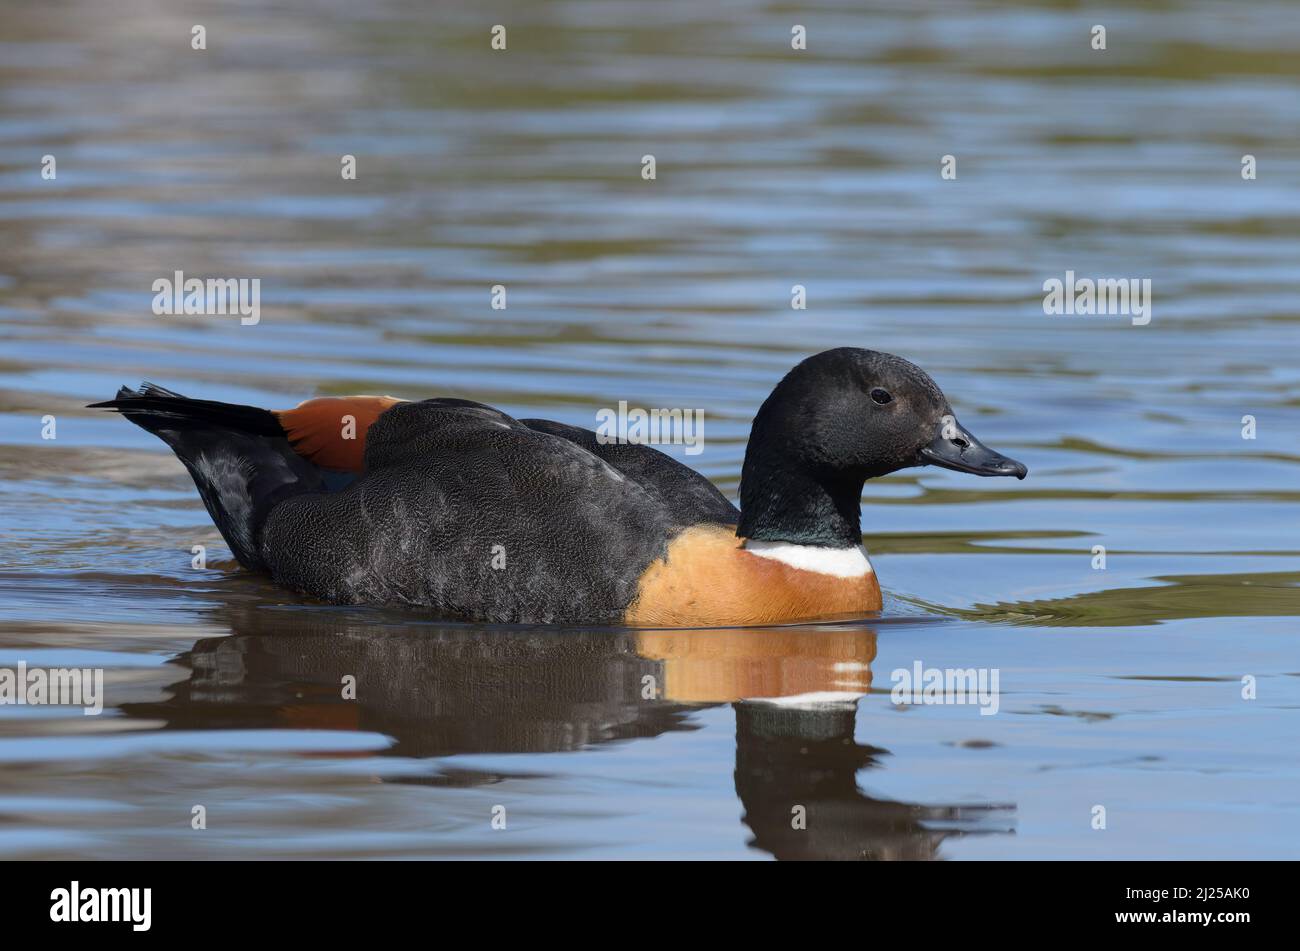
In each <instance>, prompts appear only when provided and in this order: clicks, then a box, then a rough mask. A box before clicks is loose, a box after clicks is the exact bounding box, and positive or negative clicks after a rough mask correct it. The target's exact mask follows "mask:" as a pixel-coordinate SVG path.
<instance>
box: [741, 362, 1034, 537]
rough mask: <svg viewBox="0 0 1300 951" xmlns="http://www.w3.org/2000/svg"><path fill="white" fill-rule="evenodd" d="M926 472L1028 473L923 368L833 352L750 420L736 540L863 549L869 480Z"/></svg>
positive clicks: (796, 375)
mask: <svg viewBox="0 0 1300 951" xmlns="http://www.w3.org/2000/svg"><path fill="white" fill-rule="evenodd" d="M926 465H935V466H943V467H944V468H946V469H955V470H957V471H958V472H970V473H973V474H975V475H982V476H1015V477H1016V478H1017V479H1023V478H1024V477H1025V475H1026V474H1027V473H1028V470H1027V469H1026V468H1025V466H1024V465H1023V464H1022V463H1019V462H1016V461H1015V460H1014V459H1009V458H1007V457H1006V456H1004V455H1002V454H1001V453H999V452H995V451H994V450H992V449H990V448H988V447H987V446H985V445H984V444H983V443H981V442H980V441H979V440H978V439H976V438H975V437H974V436H973V435H972V434H971V433H970V431H969V430H967V429H966V428H965V427H964V426H962V425H961V423H960V422H958V420H957V417H956V416H955V415H954V414H953V411H952V407H951V406H949V405H948V398H947V397H946V396H944V395H943V391H942V390H940V389H939V387H938V385H937V384H936V383H935V382H934V380H932V379H930V376H929V375H928V374H927V373H926V372H925V371H924V370H922V369H921V368H920V367H918V366H916V365H915V364H913V363H909V362H908V361H907V360H904V359H903V358H902V357H896V356H894V355H893V354H890V353H879V352H877V351H874V350H860V349H857V348H854V347H842V348H840V349H837V350H827V351H825V352H824V353H819V354H817V355H816V356H813V357H809V358H808V359H807V360H804V361H803V362H802V363H800V364H799V365H798V366H796V367H795V368H794V369H793V370H791V371H790V372H789V373H788V374H786V376H785V379H783V380H782V381H781V382H780V383H779V384H777V387H776V389H774V390H773V391H772V394H771V395H770V396H769V397H768V398H767V400H766V401H765V402H764V403H763V405H762V407H761V408H760V409H759V411H758V415H757V416H756V417H755V418H754V427H753V430H752V431H751V433H750V437H749V446H748V448H747V449H746V451H745V466H744V469H743V471H742V474H741V482H740V503H741V504H740V510H741V519H740V526H739V530H738V531H737V534H738V535H741V536H743V537H745V538H752V539H756V540H765V541H788V542H794V543H799V544H813V545H831V546H841V545H857V544H860V542H861V529H860V524H859V520H860V516H859V505H860V502H861V496H862V484H863V482H865V481H866V480H867V479H872V478H876V477H878V476H882V475H887V474H888V473H890V472H897V471H898V470H899V469H907V468H910V467H912V466H926Z"/></svg>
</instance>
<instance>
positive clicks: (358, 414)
mask: <svg viewBox="0 0 1300 951" xmlns="http://www.w3.org/2000/svg"><path fill="white" fill-rule="evenodd" d="M401 402H404V401H403V400H399V399H396V398H395V397H392V396H322V397H318V398H316V399H314V400H307V401H306V402H305V403H299V404H298V405H297V406H296V407H294V408H293V409H285V410H275V411H274V412H275V417H276V418H277V419H278V420H279V421H280V425H281V426H282V427H283V428H284V432H285V435H286V436H288V438H289V444H290V445H292V446H293V449H294V451H295V452H296V453H298V455H300V456H303V457H304V458H306V459H309V460H311V461H312V462H314V463H315V464H316V465H318V466H320V467H321V468H323V469H332V470H334V471H336V472H360V471H361V469H362V467H363V466H364V464H365V455H366V433H367V432H368V431H369V430H370V427H371V426H372V425H374V422H375V420H377V419H378V418H379V417H380V415H381V414H383V413H384V412H385V411H387V410H388V409H390V408H391V407H393V406H395V405H397V404H398V403H401Z"/></svg>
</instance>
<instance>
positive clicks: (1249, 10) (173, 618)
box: [0, 0, 1300, 859]
mask: <svg viewBox="0 0 1300 951" xmlns="http://www.w3.org/2000/svg"><path fill="white" fill-rule="evenodd" d="M443 6H445V5H438V6H437V7H436V8H434V7H429V6H428V5H425V4H417V3H414V2H409V0H378V2H373V3H369V4H364V5H357V4H344V3H332V4H321V3H307V2H305V0H286V2H284V3H280V4H277V5H275V6H274V7H272V8H267V7H265V6H263V5H247V4H241V3H233V2H232V3H223V4H217V5H215V6H214V5H212V4H198V3H191V2H182V3H179V4H169V5H167V6H166V7H165V8H155V7H146V6H142V5H126V6H122V5H114V6H113V7H112V8H111V9H110V8H109V7H106V6H104V5H102V4H95V3H91V2H88V0H80V2H77V0H74V2H72V3H71V4H63V5H60V6H58V7H57V8H50V7H46V6H41V5H18V6H15V7H14V8H13V9H9V10H6V11H5V13H4V17H3V20H4V27H3V33H0V229H3V231H2V232H0V340H2V341H3V344H2V349H0V667H4V666H12V665H14V664H16V663H17V662H18V661H20V660H21V661H26V662H27V664H28V665H29V666H36V665H47V666H93V667H102V668H104V669H105V671H106V675H105V676H106V705H107V706H106V710H105V713H104V714H103V716H100V717H86V716H83V715H82V713H81V711H80V710H79V709H76V708H69V707H16V706H0V764H2V765H0V854H3V855H6V856H18V857H75V856H96V857H109V856H123V857H146V856H177V857H194V858H197V857H240V856H249V857H270V856H274V857H292V856H310V857H363V856H365V857H382V856H392V857H433V856H458V857H459V856H477V857H561V856H563V857H646V858H667V857H709V858H767V857H772V856H773V855H775V856H778V857H783V858H786V857H790V858H794V857H832V858H852V857H867V858H953V859H955V858H990V857H997V858H1043V857H1046V858H1058V857H1059V858H1066V857H1070V858H1093V857H1096V858H1139V857H1141V858H1159V857H1177V858H1252V857H1253V858H1262V857H1268V858H1284V857H1291V858H1294V857H1296V855H1297V853H1298V852H1300V848H1298V846H1297V841H1298V840H1300V819H1297V816H1300V812H1298V811H1297V807H1300V794H1298V793H1297V789H1300V783H1297V780H1298V779H1300V763H1298V761H1297V755H1296V751H1295V737H1296V735H1297V732H1298V730H1300V720H1298V719H1297V718H1298V716H1300V714H1298V712H1297V711H1300V656H1298V655H1300V638H1298V631H1297V617H1298V616H1300V592H1298V591H1297V585H1298V583H1300V571H1298V570H1297V567H1296V566H1297V561H1296V559H1297V554H1298V553H1300V546H1298V545H1297V543H1296V526H1297V525H1298V524H1300V490H1298V489H1297V478H1298V477H1300V455H1297V450H1296V437H1297V434H1298V433H1300V369H1298V366H1297V354H1298V353H1300V346H1298V345H1300V310H1298V309H1297V305H1296V301H1297V291H1300V271H1297V267H1296V262H1297V261H1298V260H1300V192H1298V191H1297V189H1296V182H1297V181H1300V159H1298V158H1297V156H1298V155H1300V152H1298V151H1297V145H1300V141H1298V136H1297V129H1300V95H1297V84H1298V82H1300V56H1297V52H1298V51H1300V18H1297V17H1296V16H1295V15H1294V9H1293V8H1292V6H1291V5H1290V4H1286V3H1282V2H1264V3H1256V4H1249V5H1240V4H1214V3H1208V2H1193V0H1179V2H1173V3H1168V4H1163V5H1159V6H1158V7H1153V8H1152V9H1149V10H1148V9H1138V10H1128V9H1118V8H1115V9H1110V8H1108V9H1106V10H1103V11H1101V12H1098V11H1096V10H1091V11H1090V10H1083V9H1079V8H1076V7H1074V6H1072V5H1066V4H1056V3H1044V4H1037V5H1032V6H1029V7H1020V6H1016V5H1010V4H1001V3H989V4H979V5H975V6H972V5H970V4H965V3H956V2H953V3H932V4H914V3H904V2H898V3H879V4H869V5H868V4H859V3H849V2H827V3H819V4H817V5H816V6H813V7H800V8H798V10H794V9H791V8H785V7H779V6H777V7H773V6H770V5H765V4H761V3H757V2H737V3H729V4H726V5H721V6H719V5H709V4H694V3H686V2H663V0H660V2H655V3H653V4H651V3H650V2H648V0H645V2H622V3H614V2H612V0H588V2H548V3H523V2H517V3H515V2H507V3H503V4H498V5H496V6H495V7H494V8H493V10H492V11H491V12H490V13H488V12H483V11H479V10H477V9H475V8H473V7H472V6H467V7H466V8H464V9H460V10H447V9H443ZM498 22H499V23H503V24H505V25H507V27H508V31H509V32H508V36H509V40H508V49H507V51H505V52H501V53H493V52H492V51H491V50H490V49H489V47H488V40H489V33H488V30H489V29H490V26H491V25H492V24H493V23H498ZM1097 22H1101V23H1104V24H1105V25H1106V26H1107V29H1108V45H1107V49H1106V50H1105V51H1094V50H1092V49H1090V47H1089V43H1088V40H1089V30H1090V28H1091V26H1092V25H1093V24H1094V23H1097ZM195 23H203V24H205V25H206V26H207V29H208V49H207V50H204V51H195V50H192V49H190V45H189V36H190V28H191V26H192V25H193V24H195ZM794 23H802V24H804V25H806V26H807V28H808V37H809V40H808V49H807V50H806V51H803V52H795V51H793V50H791V49H790V48H789V37H790V28H791V25H792V24H794ZM647 153H650V154H654V155H655V156H656V161H657V178H656V180H654V181H645V180H643V179H642V177H641V174H640V173H641V158H642V156H643V155H645V154H647ZM46 154H53V155H54V156H55V157H56V159H57V178H56V179H54V180H43V179H42V178H41V176H40V166H41V157H42V156H43V155H46ZM344 154H353V155H355V156H356V157H357V167H358V177H357V179H356V180H355V181H345V180H343V179H342V178H341V176H340V174H339V168H340V156H342V155H344ZM948 154H951V155H954V156H955V157H956V160H957V171H958V174H957V178H956V180H951V181H948V180H944V179H942V178H941V177H940V174H939V171H940V161H941V157H942V156H944V155H948ZM1245 154H1251V155H1254V156H1255V157H1256V160H1257V164H1258V177H1257V178H1256V179H1254V180H1244V179H1243V178H1242V176H1241V160H1242V156H1243V155H1245ZM177 269H181V270H184V271H185V272H186V273H187V274H191V275H205V276H206V275H212V276H223V277H224V276H229V277H244V278H259V279H260V280H261V287H262V298H261V302H262V313H261V320H260V322H259V323H257V324H256V325H252V326H241V325H240V323H239V321H238V319H237V318H230V317H184V316H177V317H160V316H155V315H154V314H153V313H152V311H151V308H150V304H151V301H152V299H153V292H152V290H151V285H152V282H153V281H154V280H155V279H157V278H159V277H167V276H170V275H171V274H172V273H173V271H175V270H177ZM1067 270H1072V271H1074V272H1076V274H1078V275H1080V276H1087V277H1108V278H1138V279H1150V280H1151V282H1152V288H1153V291H1152V294H1153V305H1152V320H1151V322H1150V324H1148V325H1146V326H1135V325H1133V323H1132V322H1131V321H1130V320H1129V319H1128V318H1126V317H1110V318H1106V317H1080V316H1075V317H1066V316H1047V315H1045V314H1044V312H1043V306H1042V298H1043V289H1042V288H1043V282H1044V281H1046V280H1049V279H1051V278H1058V279H1059V278H1063V277H1064V274H1065V272H1066V271H1067ZM495 284H503V285H505V286H506V287H507V289H508V306H507V308H506V309H505V310H494V309H492V307H491V304H490V288H491V287H492V286H493V285H495ZM795 284H801V285H804V286H805V287H806V289H807V299H808V306H807V309H806V310H801V311H797V310H792V309H791V306H790V299H791V287H792V286H793V285H795ZM845 345H854V346H866V347H872V348H875V349H882V350H888V351H890V352H894V353H898V354H901V355H903V356H906V357H907V358H909V359H911V360H913V361H915V362H916V363H918V364H920V365H921V366H922V367H924V368H925V369H926V370H928V371H929V372H930V373H931V374H932V375H933V376H934V377H935V378H936V380H937V381H938V382H939V384H940V385H941V386H942V387H943V388H944V390H945V392H946V393H947V394H948V395H949V397H950V398H951V400H952V402H953V405H954V407H955V409H956V411H957V413H958V415H959V416H960V418H961V419H962V421H963V422H964V423H965V424H966V425H967V426H969V427H970V428H971V429H972V430H973V431H974V432H975V433H977V434H978V435H979V436H980V438H981V439H983V440H984V441H985V442H987V443H988V444H989V445H991V446H994V447H996V448H998V449H999V450H1002V451H1005V452H1007V453H1008V454H1010V455H1012V456H1014V457H1016V458H1018V459H1021V460H1023V461H1024V462H1025V463H1027V464H1028V466H1029V468H1030V471H1031V475H1030V478H1029V479H1027V480H1026V481H1024V482H1014V481H1012V480H977V479H974V478H972V477H969V476H962V475H959V474H957V473H952V472H946V471H941V470H936V469H924V470H909V471H906V472H903V473H899V474H897V475H895V476H891V477H889V478H887V479H884V480H880V481H878V482H872V483H869V484H868V486H867V490H866V493H865V495H864V499H863V527H864V532H865V537H864V543H865V544H866V546H867V548H868V549H869V551H870V552H871V557H872V561H873V563H874V565H875V567H876V570H877V572H878V574H879V576H880V578H881V581H882V584H883V587H884V588H885V597H886V603H885V610H884V612H883V616H882V617H881V618H879V619H873V620H870V621H868V622H864V623H859V624H835V625H811V626H795V627H791V628H782V629H777V630H772V629H768V630H748V631H734V632H726V633H721V632H655V633H648V632H632V631H611V630H586V631H576V630H555V629H551V630H542V629H526V630H520V629H508V628H481V627H474V626H468V625H448V624H445V623H439V622H438V621H437V620H436V619H431V618H427V617H423V616H420V615H419V614H417V613H412V612H394V611H386V610H381V609H373V610H369V609H340V608H334V607H330V606H326V605H320V604H315V603H311V602H310V601H308V600H306V599H300V598H297V597H295V596H292V595H290V594H287V593H285V592H283V591H280V590H278V589H276V588H274V587H273V586H270V585H269V584H267V583H265V582H264V581H262V580H260V579H257V578H254V577H251V576H248V575H246V574H244V573H242V572H241V571H239V570H238V568H237V566H235V565H234V564H233V562H232V561H231V560H230V558H229V554H228V552H226V551H225V549H224V546H223V545H222V543H221V541H220V537H219V536H218V535H217V533H216V531H215V529H214V528H213V527H212V525H211V523H210V521H209V519H208V517H207V515H206V513H205V512H204V510H203V507H202V505H201V503H200V502H199V500H198V498H197V495H196V493H195V492H194V489H193V486H192V484H191V483H190V480H189V478H188V476H187V475H186V474H185V471H184V470H183V469H182V467H181V466H180V464H179V463H178V462H177V461H176V460H175V459H174V458H173V457H172V456H171V455H170V454H169V453H168V452H167V451H166V450H165V448H164V447H163V446H162V445H161V444H160V443H158V442H157V441H156V440H154V439H153V438H152V437H150V436H148V435H147V434H145V433H143V432H142V431H140V430H138V429H136V428H134V427H132V426H130V425H128V424H127V423H125V422H124V421H123V420H121V419H117V418H113V417H111V416H108V415H99V414H96V413H94V412H92V411H89V410H86V409H84V408H83V406H84V404H86V403H88V402H91V401H94V400H99V399H105V398H108V397H109V396H111V395H112V394H113V392H114V391H115V390H116V388H117V387H118V386H119V385H120V384H123V383H131V384H135V383H138V382H139V381H140V380H142V379H150V380H154V381H156V382H158V383H160V384H163V385H165V386H169V387H172V388H174V389H177V390H179V391H181V392H184V393H187V394H189V395H192V396H198V397H204V398H210V399H225V400H233V401H239V402H247V403H253V404H259V405H266V406H273V407H284V406H289V405H292V404H293V403H295V402H296V401H298V400H301V399H305V398H307V397H310V396H313V395H317V394H322V393H329V394H346V393H391V394H393V395H397V396H404V397H413V398H423V397H427V396H434V395H455V396H461V397H466V398H471V399H476V400H482V401H484V402H488V403H492V404H494V405H497V406H499V407H501V408H502V409H504V410H506V411H507V412H510V413H513V414H516V415H523V416H545V417H550V418H554V419H559V420H563V421H565V422H568V423H573V424H576V425H581V426H586V427H592V426H594V425H595V421H596V416H595V414H596V412H597V411H598V410H599V409H600V408H602V407H609V406H617V404H618V401H619V400H627V401H628V402H629V403H630V404H631V405H634V406H637V405H639V406H655V407H658V406H665V407H686V408H698V409H701V410H702V411H703V412H704V414H705V419H706V426H705V439H706V441H705V448H704V451H703V453H701V454H700V455H697V456H690V457H686V456H684V455H682V452H681V447H665V448H666V449H667V450H668V451H670V452H673V453H674V454H677V455H678V456H679V457H680V458H683V459H684V460H685V461H687V462H688V463H689V464H690V465H692V466H695V467H696V468H698V469H699V470H700V471H702V472H704V473H705V474H706V475H708V476H709V477H710V478H712V479H714V480H715V481H716V482H717V483H718V485H719V486H720V487H722V489H723V490H724V491H725V492H727V493H728V494H731V495H733V496H734V493H735V491H736V487H737V483H738V479H739V473H740V463H741V459H742V456H743V452H744V445H745V439H746V438H747V435H748V428H749V423H750V421H751V419H752V417H753V414H754V412H755V410H756V409H757V407H758V405H759V404H760V403H761V402H762V400H763V398H764V397H765V396H766V395H767V393H768V392H769V391H770V389H771V387H772V386H773V385H774V383H775V382H776V381H777V380H778V379H779V378H780V376H781V375H782V374H783V373H784V372H785V371H786V370H787V369H788V368H789V367H790V366H792V365H793V364H794V363H795V362H797V361H798V360H799V359H801V358H802V357H803V356H806V355H808V354H810V353H813V352H816V351H818V350H821V349H826V348H830V347H835V346H845ZM46 415H53V416H54V417H55V418H56V420H57V438H55V439H52V440H51V439H42V438H41V431H42V417H44V416H46ZM1245 416H1252V417H1253V418H1254V420H1255V438H1253V439H1244V438H1243V436H1242V432H1243V417H1245ZM196 544H203V545H206V546H208V549H209V553H210V564H209V568H208V569H207V570H205V571H195V570H193V569H192V568H191V567H190V559H191V554H190V551H191V546H193V545H196ZM1097 545H1101V546H1104V547H1105V550H1106V562H1105V567H1104V568H1094V554H1093V548H1094V546H1097ZM917 661H920V662H921V663H922V664H923V665H924V666H925V667H927V668H961V669H967V668H979V669H985V670H996V671H998V672H999V678H1000V694H999V704H998V711H997V713H996V714H994V715H987V716H986V715H981V714H980V712H979V709H978V708H977V707H975V706H971V705H913V706H900V705H897V704H895V703H893V702H892V700H891V697H890V688H891V686H892V685H893V678H892V674H893V672H894V671H895V670H897V669H909V670H910V669H911V668H912V666H913V664H914V663H915V662H917ZM349 675H350V676H355V677H356V678H357V682H358V685H359V694H358V699H357V700H356V701H345V700H343V699H342V697H341V696H340V682H341V680H342V678H343V677H345V676H349ZM646 677H650V678H652V682H653V684H654V693H653V696H652V697H651V698H650V699H644V698H643V684H644V678H646ZM1243 678H1253V681H1254V684H1255V691H1256V693H1255V699H1243V689H1244V688H1243ZM827 693H829V694H835V695H837V696H838V699H837V700H835V701H834V702H827V703H822V704H816V703H812V702H811V701H809V700H808V699H807V698H808V696H809V695H817V694H827ZM799 697H803V698H804V700H802V701H800V700H798V699H797V698H799ZM774 700H784V701H785V702H784V703H774V702H773V701H774ZM196 805H202V806H204V807H205V809H206V816H207V828H206V829H204V830H195V829H193V828H192V827H191V820H192V816H193V810H194V807H195V806H196ZM1099 806H1100V807H1103V808H1104V811H1105V828H1104V829H1100V828H1094V826H1095V825H1096V824H1097V820H1096V816H1097V815H1098V810H1097V807H1099ZM497 807H503V808H504V813H502V812H501V810H500V809H498V808H497ZM796 807H802V808H803V809H804V813H805V815H806V817H807V821H806V828H802V829H794V828H792V826H791V822H792V816H793V812H792V810H794V809H795V808H796ZM494 816H498V817H500V816H504V818H505V828H494V827H493V818H494ZM497 824H498V825H499V824H500V821H499V820H498V823H497Z"/></svg>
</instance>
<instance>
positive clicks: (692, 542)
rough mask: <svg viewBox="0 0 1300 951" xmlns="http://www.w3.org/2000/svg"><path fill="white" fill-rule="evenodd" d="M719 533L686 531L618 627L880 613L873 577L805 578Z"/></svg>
mask: <svg viewBox="0 0 1300 951" xmlns="http://www.w3.org/2000/svg"><path fill="white" fill-rule="evenodd" d="M743 544H744V540H743V539H740V538H737V537H736V536H735V535H734V534H733V533H732V530H731V529H730V528H727V527H726V526H723V525H701V526H695V527H693V528H688V529H686V530H685V531H684V532H682V533H681V534H679V535H678V536H677V537H676V538H674V539H673V540H672V541H671V542H670V543H669V545H668V554H667V557H665V558H661V559H659V560H658V561H656V562H654V563H653V564H652V565H651V566H650V567H649V568H648V569H646V572H645V574H643V575H642V576H641V583H640V586H639V588H638V591H637V597H636V600H635V601H633V602H632V605H631V607H629V608H628V609H627V612H626V613H625V614H624V621H625V622H626V623H628V624H631V625H635V626H637V627H725V626H730V625H736V624H776V623H780V622H784V621H801V620H813V619H816V618H828V617H844V616H851V615H858V616H860V615H862V614H867V613H870V612H874V611H879V610H880V584H879V583H878V582H877V581H876V576H875V574H874V573H872V572H868V573H866V574H864V575H861V576H859V577H854V578H839V577H835V576H833V575H826V574H821V573H819V572H815V571H807V570H804V569H800V568H796V567H794V566H792V565H787V564H785V563H784V562H780V561H775V560H773V559H771V558H763V557H760V556H758V555H755V554H753V553H752V552H747V551H745V550H744V548H743V547H741V546H742V545H743Z"/></svg>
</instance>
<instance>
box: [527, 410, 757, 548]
mask: <svg viewBox="0 0 1300 951" xmlns="http://www.w3.org/2000/svg"><path fill="white" fill-rule="evenodd" d="M520 422H521V423H523V424H524V425H525V426H527V427H528V428H529V429H534V430H536V431H537V432H540V433H549V434H550V435H552V436H559V437H560V438H561V439H567V440H568V441H569V442H571V443H573V444H574V445H576V446H579V447H581V448H582V449H585V450H586V451H587V452H589V453H591V454H592V455H594V456H596V457H597V458H599V459H603V460H604V461H605V462H607V463H609V465H611V466H613V467H614V468H615V469H617V470H618V471H619V472H621V473H623V475H625V476H627V477H628V478H630V479H633V480H634V481H636V482H637V483H638V484H639V485H640V486H641V487H642V488H644V489H645V490H646V491H647V492H649V493H651V494H652V495H654V496H656V497H657V498H658V499H660V501H661V504H663V505H664V506H666V507H667V508H669V509H671V510H672V511H673V512H674V514H676V515H677V516H678V517H680V518H681V519H682V520H683V521H684V522H685V523H686V524H691V525H695V524H700V523H713V524H720V525H735V524H736V523H737V522H738V521H739V520H740V510H739V509H737V508H736V507H735V506H734V505H732V504H731V502H729V501H727V497H726V496H725V495H723V494H722V493H721V492H720V491H718V487H717V486H716V485H714V484H713V483H712V482H710V481H709V480H708V479H706V478H705V477H704V476H702V475H700V474H699V473H698V472H696V471H695V470H694V469H692V468H691V467H690V466H684V465H682V464H681V463H680V462H678V461H677V460H676V459H674V458H673V457H672V456H670V455H668V454H667V453H664V452H660V451H659V450H658V449H655V448H654V447H653V446H645V445H640V444H636V443H619V442H601V441H600V440H598V439H597V438H596V434H595V433H594V432H592V431H591V430H590V429H580V428H579V427H577V426H567V425H565V424H564V423H557V422H554V421H553V420H549V419H521V420H520Z"/></svg>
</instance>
